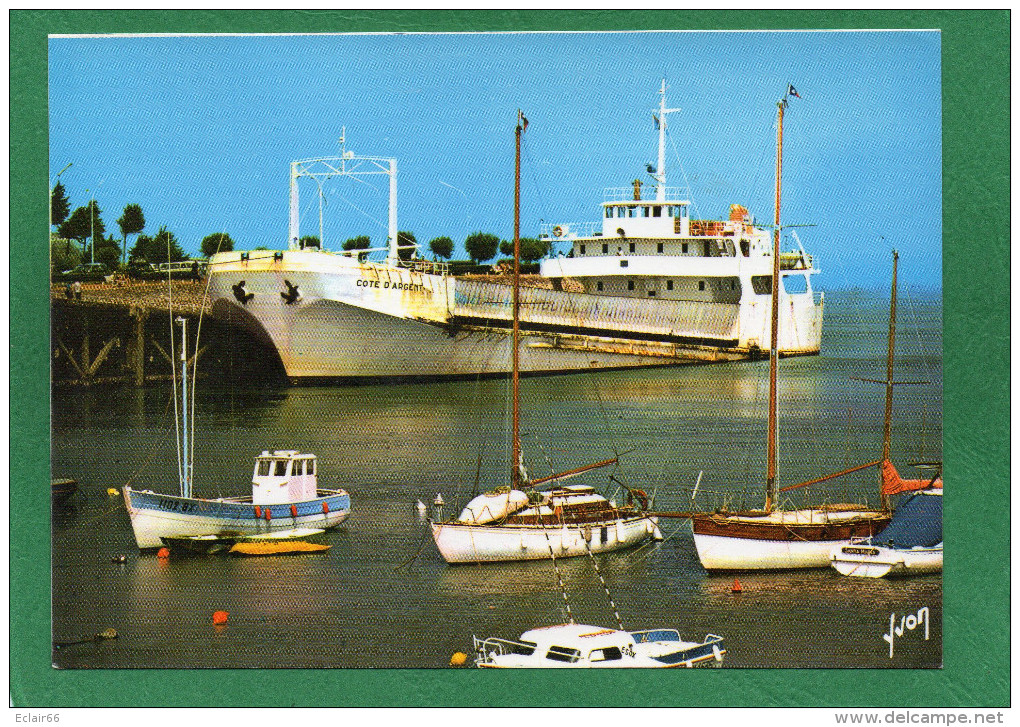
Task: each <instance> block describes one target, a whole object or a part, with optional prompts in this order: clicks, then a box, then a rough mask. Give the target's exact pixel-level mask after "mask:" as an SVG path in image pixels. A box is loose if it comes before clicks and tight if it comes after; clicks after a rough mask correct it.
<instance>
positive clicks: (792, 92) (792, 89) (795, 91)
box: [786, 83, 800, 98]
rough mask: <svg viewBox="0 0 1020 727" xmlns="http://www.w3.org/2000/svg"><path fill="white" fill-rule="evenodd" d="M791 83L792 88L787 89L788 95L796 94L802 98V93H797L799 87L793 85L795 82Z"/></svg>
mask: <svg viewBox="0 0 1020 727" xmlns="http://www.w3.org/2000/svg"><path fill="white" fill-rule="evenodd" d="M789 85H790V88H789V89H787V91H786V95H787V96H795V97H796V98H800V94H799V93H797V89H795V88H794V87H793V84H792V83H791V84H789Z"/></svg>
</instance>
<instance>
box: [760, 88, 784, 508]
mask: <svg viewBox="0 0 1020 727" xmlns="http://www.w3.org/2000/svg"><path fill="white" fill-rule="evenodd" d="M778 106H779V113H778V117H779V122H778V130H777V132H776V227H775V230H774V231H773V237H772V340H771V343H770V344H769V420H768V429H769V431H768V438H769V439H768V471H767V472H766V476H765V509H766V510H767V511H769V512H771V511H772V508H773V507H775V498H776V481H777V479H778V474H779V473H778V470H779V466H778V452H777V449H778V447H777V439H778V431H777V430H778V426H777V421H776V419H777V414H778V412H777V406H776V386H777V384H778V378H779V376H778V372H779V240H780V236H781V230H782V227H781V223H780V206H781V201H782V192H783V111H784V110H785V109H786V98H785V97H784V98H783V100H781V101H780V102H779V103H778Z"/></svg>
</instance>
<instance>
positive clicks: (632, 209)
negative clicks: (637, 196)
mask: <svg viewBox="0 0 1020 727" xmlns="http://www.w3.org/2000/svg"><path fill="white" fill-rule="evenodd" d="M627 216H628V217H637V207H628V208H627Z"/></svg>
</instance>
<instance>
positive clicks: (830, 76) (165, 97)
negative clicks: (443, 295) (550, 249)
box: [49, 32, 942, 290]
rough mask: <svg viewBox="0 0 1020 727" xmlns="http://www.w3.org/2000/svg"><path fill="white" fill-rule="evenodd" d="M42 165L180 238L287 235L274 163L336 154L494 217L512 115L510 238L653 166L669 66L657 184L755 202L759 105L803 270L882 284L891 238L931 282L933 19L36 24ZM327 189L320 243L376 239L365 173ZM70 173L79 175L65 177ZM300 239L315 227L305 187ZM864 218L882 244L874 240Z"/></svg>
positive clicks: (703, 212)
mask: <svg viewBox="0 0 1020 727" xmlns="http://www.w3.org/2000/svg"><path fill="white" fill-rule="evenodd" d="M49 53H50V55H49V59H50V78H49V82H50V175H51V181H52V177H53V175H55V174H56V173H57V172H58V171H60V170H61V169H62V168H63V167H64V165H66V164H67V163H68V162H73V166H72V167H71V168H70V169H69V170H67V171H66V172H64V174H63V176H62V177H61V180H62V181H63V182H64V185H65V187H66V188H67V191H68V195H69V197H70V199H71V203H72V208H73V207H76V206H79V205H83V204H85V203H87V201H88V198H89V197H90V196H91V195H93V194H94V195H95V197H96V199H97V201H98V204H99V206H100V208H101V209H102V210H103V219H104V221H105V222H106V225H107V230H108V231H110V232H113V233H114V234H116V235H117V236H118V237H119V231H117V226H116V219H117V218H118V217H119V216H120V214H121V212H122V211H123V208H124V206H125V205H126V204H128V203H138V204H140V205H141V206H142V209H143V211H144V213H145V217H146V222H147V226H146V232H148V233H150V234H152V233H154V232H155V231H156V230H157V229H158V228H159V226H160V225H166V226H167V227H168V228H169V229H170V230H172V231H173V232H174V233H175V234H176V235H177V237H178V239H179V240H180V242H181V244H182V246H183V247H184V249H185V250H186V251H187V252H189V253H190V254H193V255H196V254H197V253H198V248H199V243H200V241H201V239H202V238H203V237H204V236H205V235H208V234H210V233H212V232H218V231H225V232H228V233H229V234H230V235H231V237H232V238H233V239H234V240H235V242H236V243H237V245H238V247H239V248H241V249H245V248H254V247H258V246H264V247H269V248H283V247H285V246H286V240H287V228H288V220H289V207H288V204H289V202H288V179H289V163H290V162H291V161H292V160H295V159H304V158H309V157H316V156H327V155H335V154H337V153H338V152H339V147H338V144H337V140H338V138H339V136H340V130H341V127H343V126H346V128H347V146H348V149H350V150H353V151H354V152H356V153H358V154H362V155H370V156H382V157H395V158H396V159H397V160H398V170H399V174H398V187H399V190H398V200H399V209H398V214H399V227H400V229H402V230H411V231H412V232H414V233H415V235H416V236H417V238H418V241H419V242H420V243H427V242H428V240H430V239H432V238H433V237H436V236H439V235H448V236H450V237H451V238H453V240H454V242H455V243H456V244H457V250H456V251H455V256H456V257H464V253H463V241H464V238H465V237H466V236H467V235H468V234H469V233H470V232H472V231H474V230H483V231H486V232H493V233H496V234H498V235H500V236H501V237H503V238H504V239H509V238H511V237H512V232H513V127H514V122H515V116H516V109H517V108H521V109H523V110H524V113H525V115H526V116H527V117H528V119H529V121H530V125H529V127H528V131H527V133H526V134H525V144H524V160H523V175H522V176H523V184H522V212H521V225H522V235H525V236H535V235H537V233H538V228H539V221H540V220H545V221H546V222H576V221H586V220H591V221H597V220H598V208H597V205H598V203H599V202H601V200H602V190H603V188H604V187H615V186H626V185H627V184H629V182H630V181H631V180H632V179H634V178H635V177H638V178H642V179H644V180H645V181H650V180H649V178H648V176H647V174H646V173H645V171H644V165H645V164H646V163H648V162H654V160H655V155H656V133H655V128H654V124H653V121H652V115H651V112H652V110H653V108H655V106H656V105H657V103H658V95H657V91H658V88H659V85H660V82H661V79H662V78H665V79H666V80H667V84H668V88H669V91H668V101H669V104H670V106H672V107H679V108H681V109H682V111H681V112H680V113H677V114H673V115H671V116H670V129H669V131H670V134H669V136H670V140H669V141H668V142H667V157H666V159H667V173H668V175H669V184H670V186H674V185H676V186H689V187H690V189H691V195H692V200H693V202H694V205H695V208H694V214H695V216H698V217H706V218H724V217H725V215H726V213H727V211H728V207H729V205H730V204H731V203H734V202H736V203H741V204H744V205H745V206H747V207H748V208H749V209H750V210H751V212H752V213H753V214H754V215H755V216H756V217H757V218H758V219H759V220H760V221H764V222H770V221H771V220H772V215H773V211H772V205H773V202H772V197H773V185H774V155H775V108H776V107H775V102H776V101H777V100H778V99H779V98H780V97H781V96H782V94H783V93H784V92H785V90H786V87H787V84H789V83H792V84H793V85H794V86H795V87H796V89H797V91H798V92H799V93H800V95H801V98H800V99H796V98H795V99H792V101H791V105H790V107H789V110H788V113H787V121H786V124H785V128H784V136H785V141H784V177H783V191H784V195H783V222H784V223H785V224H798V223H800V224H814V225H817V226H816V227H813V228H807V229H804V230H800V231H799V232H800V237H801V240H802V241H803V243H804V245H805V247H806V248H807V249H808V251H809V252H811V253H813V254H814V255H815V256H816V261H817V264H818V265H819V267H820V268H821V269H822V271H823V273H824V274H823V275H822V276H819V278H816V281H817V284H818V285H819V287H821V288H823V289H826V288H828V289H838V288H845V287H849V286H857V285H859V286H866V287H884V286H885V285H886V284H887V280H888V277H889V256H888V250H889V249H891V248H892V247H896V248H898V249H899V250H900V252H901V256H902V257H901V276H902V278H903V280H904V281H905V282H907V283H908V284H913V285H917V286H921V287H925V288H931V289H936V290H937V289H940V287H941V266H942V253H941V244H942V235H941V229H942V227H941V217H942V202H941V194H942V191H941V189H942V179H941V174H942V172H941V169H942V146H941V92H940V76H941V66H940V37H939V34H938V33H937V32H863V33H827V32H797V33H774V32H768V33H758V32H754V33H731V32H712V33H698V32H692V33H616V34H604V33H578V34H564V33H548V34H478V35H428V34H425V35H409V34H400V35H328V36H236V37H231V36H195V37H117V36H109V37H82V38H52V39H51V40H50V44H49ZM373 185H374V186H370V185H359V184H357V183H353V184H352V183H346V184H341V185H337V184H333V183H331V184H330V185H329V187H328V191H327V194H326V209H325V216H326V225H325V235H324V237H325V240H326V246H327V248H333V249H336V248H339V247H340V245H341V243H342V242H343V240H345V239H347V238H348V237H352V236H354V235H358V234H368V235H370V236H371V237H372V240H373V243H375V244H379V245H382V244H384V241H385V228H386V185H385V183H384V180H383V178H377V179H376V181H375V182H373ZM87 189H88V190H90V191H89V192H86V190H87ZM301 191H302V205H301V207H302V210H301V215H302V217H301V232H302V234H318V201H317V193H316V188H315V186H314V184H313V183H311V182H305V183H304V184H302V188H301ZM883 237H884V240H883V239H881V238H883Z"/></svg>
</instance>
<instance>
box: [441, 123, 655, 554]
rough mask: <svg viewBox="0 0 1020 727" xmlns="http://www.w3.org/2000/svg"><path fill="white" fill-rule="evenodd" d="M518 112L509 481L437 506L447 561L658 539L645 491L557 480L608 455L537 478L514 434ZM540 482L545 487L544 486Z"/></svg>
mask: <svg viewBox="0 0 1020 727" xmlns="http://www.w3.org/2000/svg"><path fill="white" fill-rule="evenodd" d="M521 133H522V123H521V120H520V119H518V124H517V131H516V139H517V161H516V175H515V179H516V180H517V182H516V184H515V190H514V284H513V306H512V311H513V319H512V327H511V340H512V341H513V344H514V345H512V346H511V351H510V354H511V355H510V358H511V363H510V372H511V380H512V387H513V388H512V392H513V393H512V398H513V411H512V422H513V425H512V426H513V429H512V447H513V452H512V458H511V462H512V466H511V477H510V480H511V484H510V486H508V487H501V488H499V489H496V490H493V491H491V492H486V493H484V494H481V495H478V496H477V497H475V498H473V499H472V500H471V501H470V502H468V504H467V506H466V507H465V508H464V509H463V511H462V512H461V513H460V515H459V516H458V517H457V518H456V519H453V520H446V521H444V520H442V513H441V511H439V512H437V513H436V517H435V518H434V520H433V522H431V523H430V526H431V529H432V537H433V540H434V541H435V543H436V548H437V549H438V550H439V553H440V554H441V555H442V557H443V559H444V560H445V561H446V562H447V563H482V562H491V561H507V560H537V559H544V558H558V557H570V556H576V555H584V554H586V553H601V552H608V551H612V550H619V549H621V548H627V547H630V546H633V545H637V544H639V543H642V542H645V541H646V540H648V539H650V538H658V539H661V538H662V535H661V533H660V532H659V529H658V524H657V523H658V521H657V519H656V518H655V517H654V516H651V515H649V514H648V513H647V512H646V510H647V506H648V504H649V503H648V497H647V495H645V493H644V492H643V491H641V490H637V489H629V490H628V493H629V494H628V497H629V499H630V501H631V503H633V501H634V498H635V497H636V498H637V500H638V503H637V504H627V505H624V506H617V505H616V504H615V503H613V502H610V501H609V500H608V499H607V498H606V497H604V496H603V495H601V494H599V493H597V492H595V490H594V489H593V488H592V487H589V486H586V485H566V486H564V485H561V484H557V483H560V482H562V481H563V480H566V479H569V478H573V477H577V476H579V475H582V474H584V473H586V472H590V471H591V470H594V469H598V468H600V467H606V466H608V465H612V464H616V462H617V459H616V458H613V459H608V460H605V461H602V462H596V463H594V464H591V465H586V466H584V467H579V468H576V469H572V470H568V471H566V472H561V473H559V474H554V475H550V476H548V477H542V478H538V479H531V478H530V477H529V476H528V473H527V470H526V468H525V466H524V460H523V455H522V452H521V440H520V401H519V399H520V397H519V392H518V389H519V377H520V357H519V353H518V352H519V350H520V345H519V341H520V334H519V328H518V318H519V316H518V312H519V310H520V305H521V299H520V142H521ZM543 487H545V488H546V489H543Z"/></svg>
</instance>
